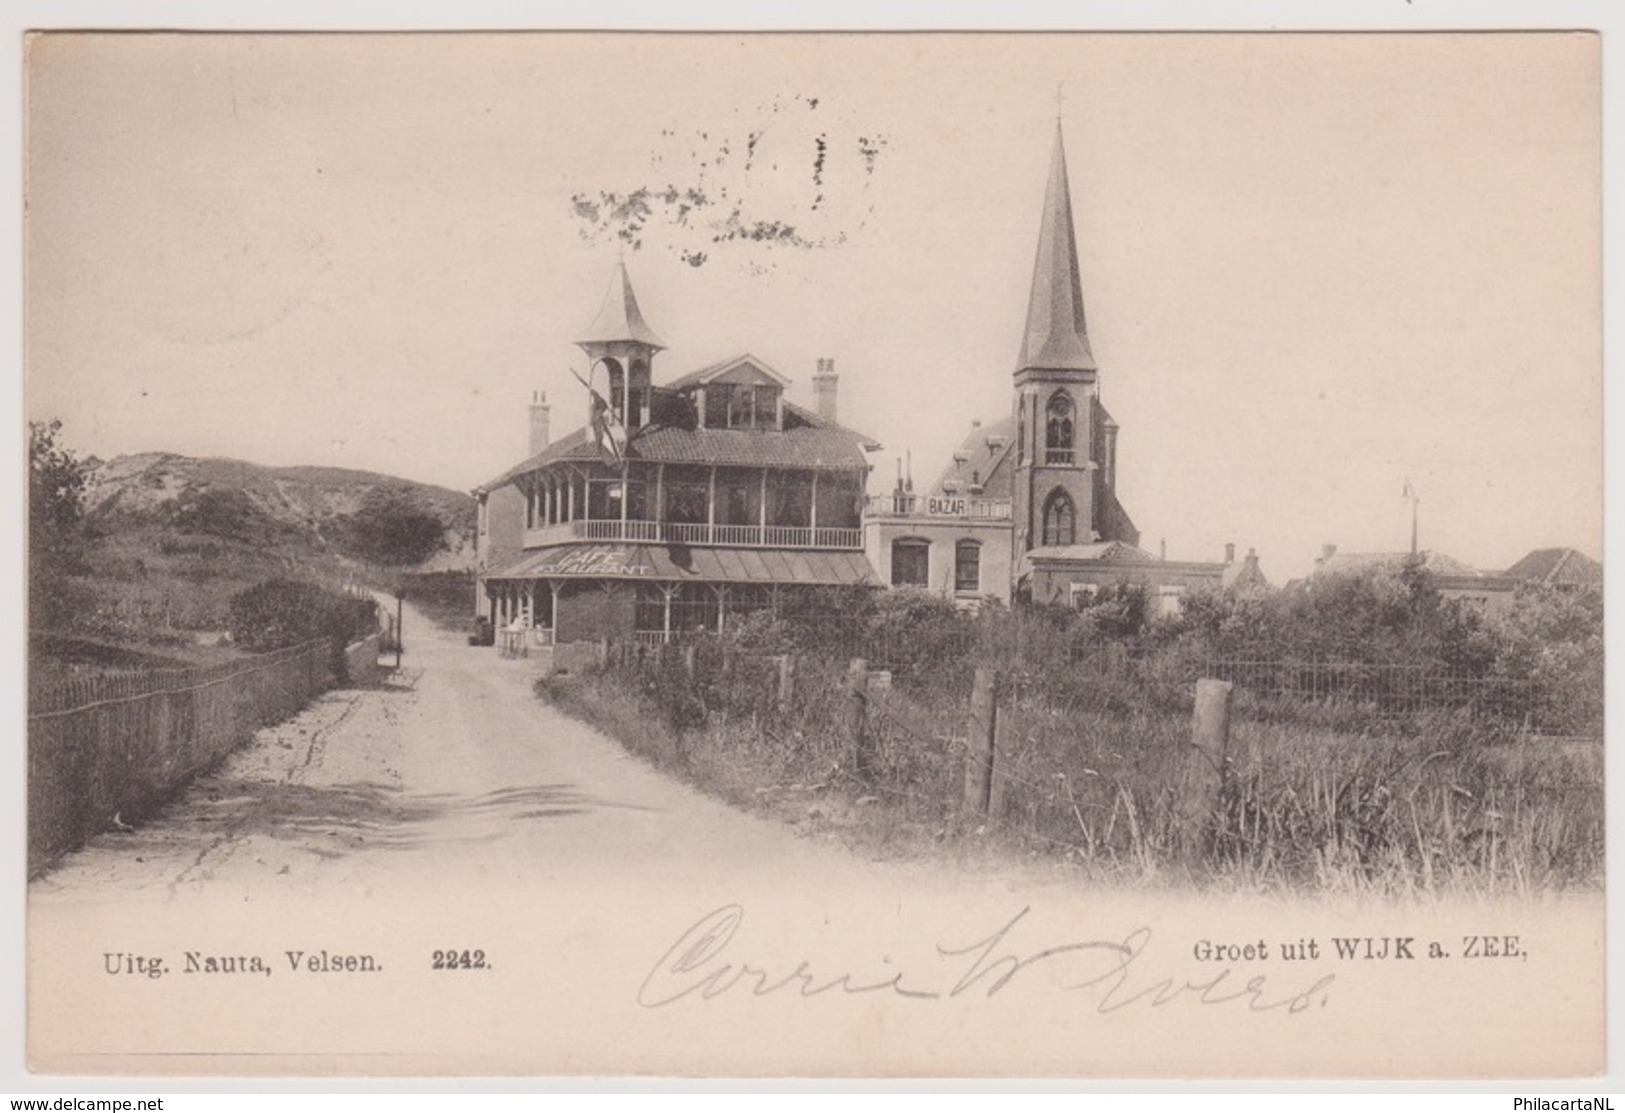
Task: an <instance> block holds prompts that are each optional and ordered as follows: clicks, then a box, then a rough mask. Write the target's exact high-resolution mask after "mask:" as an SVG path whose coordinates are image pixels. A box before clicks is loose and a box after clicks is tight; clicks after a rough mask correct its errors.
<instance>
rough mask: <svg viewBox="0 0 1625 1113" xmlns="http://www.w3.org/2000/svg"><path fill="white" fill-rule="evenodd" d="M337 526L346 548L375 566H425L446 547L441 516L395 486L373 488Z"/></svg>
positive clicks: (412, 494) (417, 497) (410, 492)
mask: <svg viewBox="0 0 1625 1113" xmlns="http://www.w3.org/2000/svg"><path fill="white" fill-rule="evenodd" d="M338 524H339V528H340V532H341V534H342V539H343V540H344V542H345V543H346V545H347V547H348V548H350V549H351V551H353V552H354V553H355V555H356V556H359V557H361V558H362V559H363V560H369V561H372V562H374V563H376V564H387V565H394V566H404V565H412V564H422V563H423V562H424V561H425V560H427V559H429V557H431V556H433V555H434V554H435V553H436V552H438V551H439V550H440V549H441V547H442V546H443V545H444V544H445V532H446V525H445V523H444V522H442V521H441V520H440V515H438V514H437V513H435V511H434V510H433V509H432V508H431V507H429V506H428V505H427V504H426V503H425V502H424V501H423V499H422V498H421V497H420V496H418V495H416V494H415V493H413V492H412V491H408V490H402V489H400V488H396V487H374V488H373V489H372V490H370V491H368V492H367V493H366V495H365V496H363V497H362V499H361V505H360V506H359V507H358V508H357V509H356V512H355V513H354V514H349V515H346V516H344V517H342V518H340V519H339V523H338Z"/></svg>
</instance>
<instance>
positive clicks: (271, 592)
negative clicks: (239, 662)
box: [230, 580, 378, 658]
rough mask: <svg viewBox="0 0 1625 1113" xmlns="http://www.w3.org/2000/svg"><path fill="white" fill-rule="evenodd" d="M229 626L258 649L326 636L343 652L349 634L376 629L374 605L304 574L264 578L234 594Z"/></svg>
mask: <svg viewBox="0 0 1625 1113" xmlns="http://www.w3.org/2000/svg"><path fill="white" fill-rule="evenodd" d="M230 629H231V636H232V640H233V641H235V642H236V643H237V644H238V645H239V646H241V647H242V648H243V649H246V650H249V651H251V652H256V653H262V652H266V651H268V650H272V649H281V648H283V647H284V646H290V645H298V644H299V643H301V642H306V641H310V640H312V639H314V638H320V637H329V638H332V639H333V640H334V642H335V643H336V648H337V651H338V653H339V655H340V657H341V658H342V656H343V649H344V646H345V644H346V643H348V642H349V641H350V640H351V639H352V638H355V637H361V636H365V635H366V634H370V633H372V632H374V631H375V630H377V629H378V605H377V604H376V603H375V602H373V600H371V599H368V598H358V597H355V596H350V595H343V594H340V593H339V592H336V591H329V590H328V589H327V588H324V587H322V586H321V585H319V584H313V583H309V582H306V581H303V580H267V581H266V582H265V583H262V584H257V585H255V586H254V587H251V588H249V589H248V590H246V591H242V592H239V593H238V594H237V595H235V596H233V597H232V600H231V605H230Z"/></svg>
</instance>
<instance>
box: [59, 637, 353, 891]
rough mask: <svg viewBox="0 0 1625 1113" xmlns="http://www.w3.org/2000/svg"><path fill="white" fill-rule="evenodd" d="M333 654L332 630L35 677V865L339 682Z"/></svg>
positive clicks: (161, 795)
mask: <svg viewBox="0 0 1625 1113" xmlns="http://www.w3.org/2000/svg"><path fill="white" fill-rule="evenodd" d="M374 644H375V643H374ZM374 656H376V650H375V649H374ZM335 663H336V662H335V655H334V649H333V643H332V641H331V640H330V639H327V638H320V639H317V640H314V641H310V642H306V643H304V644H302V645H296V646H290V647H288V648H286V649H279V650H275V651H273V652H271V653H265V654H261V655H258V656H255V657H249V658H245V659H243V660H239V661H231V662H227V663H223V664H218V665H210V666H203V667H198V668H181V669H161V670H152V671H145V672H132V673H113V674H101V675H89V676H70V677H47V678H35V679H33V680H32V681H31V683H30V690H29V700H28V865H29V873H30V875H33V874H35V873H37V872H38V871H39V870H40V869H42V868H43V867H44V866H45V865H47V864H49V863H50V862H51V861H52V860H54V859H55V858H56V857H58V856H60V855H61V854H63V853H65V852H66V851H68V850H71V849H73V848H75V847H77V846H79V845H81V844H82V843H83V842H84V841H85V840H86V839H88V838H89V837H90V836H92V835H94V834H96V833H98V832H100V831H103V830H106V829H108V828H110V827H113V826H115V825H116V822H117V821H120V820H122V821H125V822H128V821H131V820H134V819H138V818H141V817H143V816H145V815H147V814H150V813H151V812H152V811H153V810H155V809H156V808H157V807H158V806H160V805H161V804H163V803H164V802H165V801H167V800H168V799H169V798H170V797H171V796H172V795H173V794H174V792H175V790H176V789H177V788H178V787H179V786H180V785H182V784H184V783H186V781H188V780H189V779H190V778H191V777H193V776H194V775H196V774H197V773H198V772H200V771H202V770H203V769H206V768H207V767H209V766H210V765H212V764H214V763H215V762H216V761H219V760H220V759H221V758H223V757H224V756H225V755H226V754H228V753H230V752H231V751H232V750H233V749H235V748H236V747H237V746H239V745H241V744H242V743H244V742H246V741H247V740H248V739H249V738H251V737H252V736H253V734H254V732H255V731H256V730H258V729H260V728H261V727H263V726H266V725H268V724H270V723H274V722H278V721H280V720H282V719H285V718H287V717H288V716H290V715H292V714H293V713H294V712H296V711H298V710H299V709H300V708H302V707H304V705H305V704H306V703H308V702H309V701H310V699H311V698H312V697H313V696H315V695H316V694H317V693H319V692H321V691H324V690H326V689H327V688H329V687H331V686H332V684H333V683H334V680H335V672H336V669H335Z"/></svg>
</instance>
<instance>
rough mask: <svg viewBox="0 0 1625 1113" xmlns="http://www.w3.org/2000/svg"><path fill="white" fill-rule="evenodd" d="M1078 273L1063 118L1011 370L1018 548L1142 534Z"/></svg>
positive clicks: (1131, 539)
mask: <svg viewBox="0 0 1625 1113" xmlns="http://www.w3.org/2000/svg"><path fill="white" fill-rule="evenodd" d="M1099 390H1100V388H1099V368H1098V366H1097V365H1096V363H1095V356H1094V351H1093V350H1092V349H1091V347H1090V344H1089V330H1088V326H1087V324H1086V322H1085V320H1084V315H1083V286H1082V283H1081V282H1080V281H1079V277H1078V245H1077V237H1076V234H1075V233H1074V231H1073V226H1072V197H1071V190H1070V188H1069V186H1068V183H1067V174H1066V149H1065V147H1064V145H1063V144H1062V141H1061V123H1060V121H1059V120H1057V121H1056V122H1055V147H1054V151H1053V153H1052V154H1051V156H1050V170H1049V182H1048V184H1047V185H1046V186H1045V189H1044V210H1043V217H1042V220H1041V221H1040V223H1039V229H1038V256H1037V258H1036V260H1035V261H1034V263H1033V284H1032V292H1031V294H1030V295H1029V299H1028V303H1027V325H1026V331H1025V332H1024V334H1023V335H1022V339H1021V355H1020V357H1019V359H1018V360H1017V362H1016V372H1015V419H1016V476H1015V505H1014V507H1013V508H1012V510H1013V514H1014V518H1015V539H1014V541H1015V558H1016V565H1017V567H1018V568H1019V567H1020V565H1021V564H1022V563H1023V557H1024V556H1025V554H1027V553H1028V552H1031V551H1032V550H1033V549H1039V548H1059V547H1063V546H1068V545H1086V544H1089V543H1090V542H1092V541H1101V540H1117V541H1123V542H1126V543H1127V544H1130V545H1134V544H1137V543H1138V541H1139V534H1138V532H1137V531H1136V530H1135V529H1134V526H1133V524H1132V523H1131V522H1129V520H1128V516H1127V515H1126V514H1124V513H1123V511H1122V508H1121V507H1120V506H1119V505H1118V504H1117V497H1116V491H1115V487H1116V481H1117V475H1116V472H1117V467H1116V455H1117V425H1116V423H1115V422H1113V421H1112V419H1111V417H1110V415H1108V414H1107V413H1106V411H1105V408H1104V407H1103V406H1101V404H1100V397H1099Z"/></svg>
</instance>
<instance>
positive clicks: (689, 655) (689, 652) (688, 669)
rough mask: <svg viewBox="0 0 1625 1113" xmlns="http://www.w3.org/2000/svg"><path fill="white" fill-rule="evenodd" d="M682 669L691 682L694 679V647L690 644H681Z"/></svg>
mask: <svg viewBox="0 0 1625 1113" xmlns="http://www.w3.org/2000/svg"><path fill="white" fill-rule="evenodd" d="M683 671H684V672H685V673H687V674H688V679H689V682H690V683H692V682H693V680H694V647H693V646H692V645H685V646H683Z"/></svg>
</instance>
